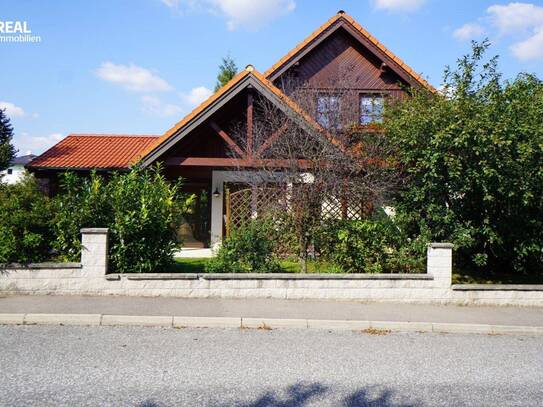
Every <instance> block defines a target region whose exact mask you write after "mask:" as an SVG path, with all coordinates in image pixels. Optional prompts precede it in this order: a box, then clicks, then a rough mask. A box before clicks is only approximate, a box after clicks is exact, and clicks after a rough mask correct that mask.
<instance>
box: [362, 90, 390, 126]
mask: <svg viewBox="0 0 543 407" xmlns="http://www.w3.org/2000/svg"><path fill="white" fill-rule="evenodd" d="M384 110H385V98H384V96H383V95H382V94H379V93H369V94H363V95H361V96H360V124H371V123H381V122H382V121H383V112H384Z"/></svg>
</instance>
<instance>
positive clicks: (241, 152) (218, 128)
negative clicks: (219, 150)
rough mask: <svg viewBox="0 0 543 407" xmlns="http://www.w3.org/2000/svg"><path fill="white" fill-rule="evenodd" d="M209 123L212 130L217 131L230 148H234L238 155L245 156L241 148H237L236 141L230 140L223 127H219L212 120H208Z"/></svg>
mask: <svg viewBox="0 0 543 407" xmlns="http://www.w3.org/2000/svg"><path fill="white" fill-rule="evenodd" d="M209 125H210V126H211V128H212V129H213V130H215V131H216V132H217V134H218V135H219V136H221V138H222V139H223V140H224V141H226V144H228V145H229V146H230V148H231V149H232V150H234V151H235V152H236V153H237V154H238V155H239V156H240V157H245V156H246V154H245V153H244V152H243V150H242V149H241V148H239V146H238V145H237V144H236V142H235V141H234V140H232V139H231V138H230V136H229V135H228V134H227V133H226V132H225V131H224V130H223V129H221V128H220V127H219V125H218V124H217V123H215V122H214V121H211V122H209Z"/></svg>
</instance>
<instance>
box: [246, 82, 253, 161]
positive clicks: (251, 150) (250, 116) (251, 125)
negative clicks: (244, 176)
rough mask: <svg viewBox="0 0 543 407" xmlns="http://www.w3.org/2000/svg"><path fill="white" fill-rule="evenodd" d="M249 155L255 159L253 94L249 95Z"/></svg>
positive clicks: (250, 92)
mask: <svg viewBox="0 0 543 407" xmlns="http://www.w3.org/2000/svg"><path fill="white" fill-rule="evenodd" d="M247 155H248V156H249V157H253V93H252V91H251V90H249V93H248V94H247Z"/></svg>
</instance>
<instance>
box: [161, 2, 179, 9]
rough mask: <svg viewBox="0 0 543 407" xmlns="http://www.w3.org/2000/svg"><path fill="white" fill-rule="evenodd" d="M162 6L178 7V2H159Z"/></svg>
mask: <svg viewBox="0 0 543 407" xmlns="http://www.w3.org/2000/svg"><path fill="white" fill-rule="evenodd" d="M161 1H162V3H163V4H165V5H166V6H168V7H170V8H176V7H179V0H161Z"/></svg>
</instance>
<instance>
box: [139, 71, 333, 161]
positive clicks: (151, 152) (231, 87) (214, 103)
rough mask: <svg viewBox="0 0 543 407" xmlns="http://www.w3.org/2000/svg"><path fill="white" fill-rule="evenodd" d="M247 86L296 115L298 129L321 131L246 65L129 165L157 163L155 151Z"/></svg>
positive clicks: (308, 116)
mask: <svg viewBox="0 0 543 407" xmlns="http://www.w3.org/2000/svg"><path fill="white" fill-rule="evenodd" d="M249 86H253V87H254V88H257V89H259V90H260V91H261V92H262V91H264V92H263V93H266V91H267V92H268V95H272V96H274V97H275V98H276V101H278V102H280V103H281V104H283V105H284V106H285V107H286V108H288V109H290V110H291V111H294V112H296V113H297V114H298V115H299V119H300V121H301V123H300V124H301V125H307V126H310V127H311V128H313V129H315V130H317V131H322V130H323V129H322V127H321V126H320V125H319V124H318V123H317V122H316V121H315V119H313V118H312V117H311V116H310V115H308V114H307V113H306V112H305V111H304V110H303V109H302V108H300V107H299V106H298V105H297V104H296V103H295V102H294V101H293V100H292V99H291V98H289V97H288V96H287V95H285V94H284V93H283V92H281V90H279V89H278V88H277V87H276V86H275V85H274V84H273V83H272V82H271V81H269V80H267V79H266V78H265V77H264V76H263V75H262V74H261V73H259V72H258V71H257V70H256V69H255V68H254V67H253V66H252V65H248V66H247V68H245V69H244V70H243V71H241V72H240V73H239V74H237V75H236V76H235V77H234V78H233V79H232V80H230V81H229V82H228V83H227V84H226V85H224V86H223V87H222V88H221V89H219V90H218V91H217V92H215V93H214V94H213V95H211V96H210V97H209V98H208V99H207V100H205V101H204V102H203V103H202V104H200V105H199V106H198V107H196V108H195V109H194V110H193V111H192V112H190V113H189V114H188V115H186V116H185V117H184V118H183V119H182V120H181V121H179V122H178V123H176V124H175V125H174V126H173V127H172V128H171V129H169V130H168V131H167V132H166V133H164V135H163V136H161V137H160V138H158V139H156V140H155V141H154V142H153V143H152V144H150V145H149V146H148V147H147V148H146V149H145V150H143V151H142V152H141V154H140V155H138V156H136V157H135V158H134V160H133V163H136V162H138V161H142V162H143V163H144V165H145V164H149V162H150V161H152V160H155V159H157V158H158V156H159V155H160V151H159V150H160V149H161V147H162V146H165V145H166V144H169V143H170V142H177V141H178V140H179V139H180V138H182V137H183V134H182V131H183V130H184V129H186V128H187V127H190V125H191V124H193V123H195V122H196V121H197V120H203V119H205V118H206V114H212V113H213V112H214V111H215V109H216V108H217V107H218V105H219V104H220V103H221V102H223V101H224V100H226V99H227V98H230V97H231V96H232V95H234V94H236V93H238V92H239V91H240V90H242V89H245V88H247V87H249ZM198 124H199V123H198Z"/></svg>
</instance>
